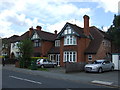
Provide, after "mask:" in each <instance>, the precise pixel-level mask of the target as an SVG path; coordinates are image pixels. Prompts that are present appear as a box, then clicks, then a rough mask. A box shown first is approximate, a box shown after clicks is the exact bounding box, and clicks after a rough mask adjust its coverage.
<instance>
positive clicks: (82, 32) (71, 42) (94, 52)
mask: <svg viewBox="0 0 120 90" xmlns="http://www.w3.org/2000/svg"><path fill="white" fill-rule="evenodd" d="M83 18H84V28H81V27H79V26H77V25H73V24H70V23H66V24H65V26H64V27H63V28H62V30H61V31H60V33H59V34H58V35H57V38H56V40H55V46H54V47H52V48H51V50H50V51H49V52H48V53H49V58H50V60H56V61H57V63H58V65H60V66H64V62H66V61H68V62H79V63H85V62H92V61H94V60H96V59H103V58H108V57H110V53H111V42H110V39H109V37H108V36H107V35H106V33H104V32H103V31H101V30H99V29H98V28H96V27H95V26H92V27H89V16H87V15H85V16H84V17H83Z"/></svg>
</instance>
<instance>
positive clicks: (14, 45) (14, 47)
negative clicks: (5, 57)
mask: <svg viewBox="0 0 120 90" xmlns="http://www.w3.org/2000/svg"><path fill="white" fill-rule="evenodd" d="M17 44H18V42H15V43H11V49H10V53H12V52H13V53H14V55H15V57H18V53H17V52H19V50H18V47H17Z"/></svg>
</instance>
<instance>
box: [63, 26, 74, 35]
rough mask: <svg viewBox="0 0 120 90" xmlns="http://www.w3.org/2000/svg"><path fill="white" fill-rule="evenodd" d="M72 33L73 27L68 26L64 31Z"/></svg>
mask: <svg viewBox="0 0 120 90" xmlns="http://www.w3.org/2000/svg"><path fill="white" fill-rule="evenodd" d="M71 33H72V30H71V28H70V27H69V26H68V27H66V29H65V31H64V34H71Z"/></svg>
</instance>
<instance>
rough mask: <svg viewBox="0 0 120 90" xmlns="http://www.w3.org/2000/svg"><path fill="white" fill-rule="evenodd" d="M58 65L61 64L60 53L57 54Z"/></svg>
mask: <svg viewBox="0 0 120 90" xmlns="http://www.w3.org/2000/svg"><path fill="white" fill-rule="evenodd" d="M56 62H57V65H58V66H60V54H56Z"/></svg>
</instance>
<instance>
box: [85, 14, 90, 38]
mask: <svg viewBox="0 0 120 90" xmlns="http://www.w3.org/2000/svg"><path fill="white" fill-rule="evenodd" d="M83 18H84V34H85V35H87V36H89V33H90V28H89V16H88V15H84V16H83Z"/></svg>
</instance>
